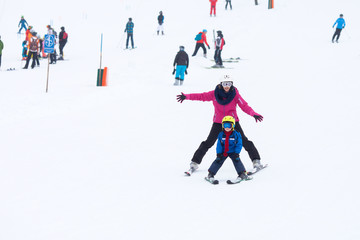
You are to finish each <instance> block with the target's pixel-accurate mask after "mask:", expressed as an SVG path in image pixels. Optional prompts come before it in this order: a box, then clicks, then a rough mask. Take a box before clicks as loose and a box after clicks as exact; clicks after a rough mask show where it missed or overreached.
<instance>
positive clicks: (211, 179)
mask: <svg viewBox="0 0 360 240" xmlns="http://www.w3.org/2000/svg"><path fill="white" fill-rule="evenodd" d="M205 180H206V181H208V182H209V183H211V184H214V185H216V184H219V180H216V179H214V178H208V177H205Z"/></svg>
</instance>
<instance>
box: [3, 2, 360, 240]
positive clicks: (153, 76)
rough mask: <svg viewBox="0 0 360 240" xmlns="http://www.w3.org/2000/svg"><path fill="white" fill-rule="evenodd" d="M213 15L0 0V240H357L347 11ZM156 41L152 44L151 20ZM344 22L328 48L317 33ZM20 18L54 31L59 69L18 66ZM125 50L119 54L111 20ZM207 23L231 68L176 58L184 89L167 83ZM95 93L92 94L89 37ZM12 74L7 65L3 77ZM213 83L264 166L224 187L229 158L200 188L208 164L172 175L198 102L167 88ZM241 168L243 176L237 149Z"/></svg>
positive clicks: (333, 6) (206, 109)
mask: <svg viewBox="0 0 360 240" xmlns="http://www.w3.org/2000/svg"><path fill="white" fill-rule="evenodd" d="M232 4H233V10H232V11H225V10H224V5H225V1H222V0H221V1H219V2H218V12H217V17H216V18H210V17H209V10H210V6H209V5H210V4H209V2H208V1H205V0H203V1H200V0H198V1H192V0H182V1H166V0H153V1H143V0H122V1H109V0H105V1H101V3H99V2H91V1H90V2H82V1H81V2H74V1H68V0H64V1H62V2H61V4H56V5H54V4H51V5H54V6H50V4H49V2H48V1H43V0H40V1H37V4H36V5H31V4H28V2H27V1H16V2H14V1H9V0H0V35H1V39H2V41H3V42H4V44H5V48H4V51H3V58H2V68H1V69H2V71H0V82H1V87H0V146H1V147H0V192H1V197H0V226H1V231H0V239H3V240H24V239H26V240H49V239H51V240H64V239H66V240H70V239H74V240H75V239H77V240H79V239H87V240H98V239H107V240H113V239H114V240H115V239H116V240H118V239H125V240H135V239H136V240H140V239H157V240H158V239H159V240H177V239H188V240H195V239H207V240H212V239H229V240H232V239H254V240H263V239H266V240H273V239H274V240H275V239H276V240H279V239H281V240H288V239H291V240H298V239H299V240H300V239H301V240H303V239H328V240H335V239H336V240H337V239H345V240H353V239H359V238H360V231H359V229H360V224H359V221H358V219H359V217H360V211H359V210H360V209H359V205H358V202H359V200H360V199H359V198H360V194H359V191H358V190H357V189H358V184H359V180H360V179H359V177H358V175H357V172H358V169H359V167H360V163H359V161H358V156H359V147H358V145H359V141H358V136H359V126H358V124H357V123H358V118H359V116H360V112H359V109H360V106H359V105H360V104H359V103H360V101H359V100H360V99H359V96H358V92H359V87H360V84H359V80H358V79H359V70H358V66H359V63H360V49H359V48H360V47H359V44H358V43H359V39H360V32H359V31H358V29H360V26H359V25H360V16H359V14H358V12H359V11H358V10H359V7H360V3H359V2H358V1H355V0H342V1H339V0H327V1H324V0H321V1H310V0H303V1H301V2H299V1H295V0H287V1H285V0H275V9H273V10H268V9H267V1H264V0H259V5H258V6H255V5H254V1H251V0H248V1H232ZM160 10H161V11H163V12H164V16H165V36H157V35H156V28H157V16H158V13H159V11H160ZM340 13H343V14H344V18H345V20H346V22H347V26H346V28H345V30H344V31H343V32H342V36H341V38H340V43H339V44H332V43H331V36H332V34H333V31H334V29H332V28H331V26H332V24H333V23H334V22H335V20H336V18H337V17H338V15H339V14H340ZM21 15H24V16H25V18H26V20H27V21H28V22H29V24H30V25H32V26H34V28H35V29H36V30H37V31H38V32H39V33H40V34H41V35H43V34H45V32H46V25H48V24H50V23H52V24H53V26H54V28H55V29H56V30H57V31H58V32H59V30H60V27H61V26H65V28H66V30H67V32H68V34H69V42H68V44H67V45H66V47H65V49H64V52H65V58H66V59H68V61H63V62H58V64H56V65H51V66H50V79H49V92H48V93H45V86H46V70H47V64H46V60H42V61H41V66H40V68H35V69H33V70H31V69H28V70H22V69H21V66H23V65H22V64H24V63H21V62H20V58H21V42H22V40H23V35H22V36H20V38H19V36H18V35H17V34H16V32H17V30H18V29H17V24H18V21H19V20H20V16H21ZM129 17H132V18H133V20H134V23H135V29H134V31H135V32H134V40H135V45H136V46H137V49H136V50H134V51H124V50H123V48H124V46H125V34H124V33H123V31H124V28H125V24H126V22H127V19H128V18H129ZM204 28H205V29H207V30H208V31H209V34H208V40H209V43H210V44H211V46H213V45H212V30H213V29H216V30H222V31H223V34H224V38H225V40H226V45H225V47H224V50H223V57H224V58H228V57H241V58H242V59H244V60H241V61H240V62H239V63H231V64H230V63H229V64H226V66H228V67H232V69H221V70H219V69H217V70H213V69H205V67H207V66H210V65H212V64H213V62H211V61H210V59H211V57H212V55H213V47H212V49H211V50H210V52H209V57H208V59H204V58H202V57H201V50H200V52H199V54H198V56H197V57H192V58H191V59H190V67H189V70H188V72H189V75H187V76H186V78H185V83H184V86H182V87H174V86H173V85H172V84H173V81H174V79H173V78H174V76H173V75H171V72H172V69H173V68H172V63H173V60H174V57H175V54H176V52H177V51H178V47H179V45H184V46H185V50H186V51H187V53H188V54H189V55H191V54H192V52H193V49H194V46H195V41H194V37H195V35H196V34H197V33H198V32H199V31H201V30H202V29H204ZM101 33H103V34H104V46H103V66H107V67H108V68H109V86H108V87H103V88H99V87H96V86H95V85H96V71H97V68H99V60H100V59H99V53H100V34H101ZM11 67H15V68H16V69H17V70H16V71H6V69H7V68H11ZM223 74H231V75H232V76H233V78H235V79H236V80H235V86H236V87H237V88H238V89H239V91H240V93H241V94H242V96H243V98H244V99H245V100H246V101H247V102H248V103H249V105H250V106H252V107H253V108H254V110H255V111H257V112H259V113H260V114H262V115H263V116H264V121H263V122H262V123H255V120H254V119H253V118H252V117H250V116H248V115H246V114H244V113H243V112H241V110H240V109H239V111H238V114H239V117H240V119H241V120H240V121H241V125H242V127H243V129H244V131H245V133H246V135H247V136H248V138H249V139H251V140H252V141H253V142H254V143H255V145H256V146H257V148H258V150H259V152H260V154H261V156H262V160H263V162H265V163H269V165H270V166H269V168H268V169H266V170H264V171H263V172H262V173H259V174H258V175H255V176H254V180H252V181H249V182H244V183H241V184H239V185H234V186H229V185H226V183H225V180H226V179H229V178H235V177H236V173H235V170H234V169H233V166H232V163H231V162H230V161H227V162H225V164H224V166H223V168H222V169H221V170H220V171H219V173H218V175H217V177H218V179H219V180H220V184H219V185H218V186H212V185H210V184H208V183H207V182H206V181H204V177H205V176H206V174H207V169H208V167H209V166H210V164H211V162H212V161H213V160H214V158H215V148H212V149H210V150H209V152H208V153H207V155H206V156H205V158H204V160H203V163H202V164H201V166H200V169H199V171H198V172H197V173H195V174H194V175H193V176H191V177H184V174H183V172H184V171H185V170H187V168H188V165H189V163H190V159H191V157H192V155H193V153H194V151H195V150H196V148H197V147H198V146H199V144H200V142H201V141H203V140H205V138H206V136H207V134H208V132H209V130H210V127H211V124H212V121H211V120H212V115H213V106H212V104H211V103H203V102H191V101H185V102H183V103H182V104H180V103H178V102H176V95H177V94H179V93H180V92H184V93H195V92H206V91H210V90H212V89H214V87H215V85H216V84H217V83H218V82H219V78H220V77H221V76H222V75H223ZM240 156H241V159H242V161H243V162H244V164H245V166H246V167H247V168H250V167H251V162H250V159H249V157H248V155H247V153H246V151H242V152H241V155H240Z"/></svg>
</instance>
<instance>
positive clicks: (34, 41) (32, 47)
mask: <svg viewBox="0 0 360 240" xmlns="http://www.w3.org/2000/svg"><path fill="white" fill-rule="evenodd" d="M38 50H39V39H38V38H37V37H36V33H35V32H34V33H33V36H32V37H31V38H30V40H29V55H28V57H27V59H26V64H25V67H24V68H23V69H28V67H29V62H30V59H31V58H32V59H33V61H32V63H31V68H34V67H35V61H36V59H37V54H38Z"/></svg>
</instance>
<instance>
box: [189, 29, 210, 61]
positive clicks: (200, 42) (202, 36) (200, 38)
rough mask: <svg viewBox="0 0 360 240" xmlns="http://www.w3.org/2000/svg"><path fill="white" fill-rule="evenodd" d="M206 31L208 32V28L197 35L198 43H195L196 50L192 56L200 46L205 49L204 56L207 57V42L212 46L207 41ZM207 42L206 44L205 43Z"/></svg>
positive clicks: (194, 54)
mask: <svg viewBox="0 0 360 240" xmlns="http://www.w3.org/2000/svg"><path fill="white" fill-rule="evenodd" d="M206 33H207V30H206V29H204V30H203V31H202V32H199V33H198V34H197V35H196V37H195V40H196V45H195V50H194V53H193V55H191V56H192V57H194V56H196V54H197V52H198V50H199V48H200V47H201V48H202V49H203V51H204V57H206V48H205V44H206V46H207V47H208V48H209V49H210V46H209V44H208V43H207V41H206ZM204 43H205V44H204Z"/></svg>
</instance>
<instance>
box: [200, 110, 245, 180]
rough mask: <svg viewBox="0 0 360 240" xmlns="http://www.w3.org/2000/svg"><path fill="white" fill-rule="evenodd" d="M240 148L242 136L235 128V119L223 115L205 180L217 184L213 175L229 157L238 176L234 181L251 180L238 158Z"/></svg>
mask: <svg viewBox="0 0 360 240" xmlns="http://www.w3.org/2000/svg"><path fill="white" fill-rule="evenodd" d="M241 148H242V138H241V134H240V132H238V131H236V130H235V119H234V118H233V117H232V116H225V117H224V118H223V119H222V131H221V132H220V133H219V135H218V137H217V146H216V156H217V157H216V159H215V161H214V162H213V163H212V164H211V166H210V168H209V170H208V172H209V174H208V176H207V177H206V178H205V179H206V180H207V181H209V182H211V183H213V184H217V183H218V181H217V180H215V179H214V176H215V175H216V173H217V172H218V171H219V169H220V168H221V166H222V165H223V163H224V162H225V160H226V159H227V158H228V157H230V158H231V160H232V162H233V164H234V167H235V169H236V172H237V174H238V177H237V179H236V182H241V181H247V180H251V179H252V178H251V177H249V176H248V175H247V174H246V170H245V167H244V164H243V163H242V162H241V160H240V156H239V154H240V151H241Z"/></svg>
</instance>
